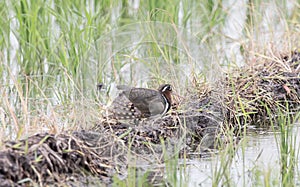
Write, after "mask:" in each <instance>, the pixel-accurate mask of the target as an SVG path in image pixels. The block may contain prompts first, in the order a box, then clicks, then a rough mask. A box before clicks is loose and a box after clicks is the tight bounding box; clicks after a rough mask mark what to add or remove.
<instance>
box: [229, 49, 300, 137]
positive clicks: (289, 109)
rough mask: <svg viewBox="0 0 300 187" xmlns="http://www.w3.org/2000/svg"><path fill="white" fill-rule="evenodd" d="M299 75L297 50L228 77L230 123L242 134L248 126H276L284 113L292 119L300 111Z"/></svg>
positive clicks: (232, 73) (299, 67)
mask: <svg viewBox="0 0 300 187" xmlns="http://www.w3.org/2000/svg"><path fill="white" fill-rule="evenodd" d="M299 73H300V53H299V52H297V51H295V52H293V53H291V54H290V55H286V56H283V57H280V58H277V59H276V60H273V61H266V62H257V63H256V64H254V65H253V66H251V67H247V68H244V69H239V70H238V71H234V72H231V73H230V74H228V75H227V77H226V79H225V80H224V81H223V84H224V87H225V94H224V95H225V97H224V103H225V106H226V107H227V109H228V110H227V111H228V112H227V115H226V119H227V120H228V124H230V125H231V126H232V127H234V128H236V129H239V130H238V131H240V130H241V128H243V127H244V126H245V125H256V126H269V125H270V122H271V121H272V122H274V123H276V118H277V117H278V114H280V113H283V114H285V115H289V117H290V118H291V119H292V118H293V117H294V114H295V113H296V112H299V103H300V98H299V97H300V77H299ZM294 120H295V119H294ZM237 133H238V132H237Z"/></svg>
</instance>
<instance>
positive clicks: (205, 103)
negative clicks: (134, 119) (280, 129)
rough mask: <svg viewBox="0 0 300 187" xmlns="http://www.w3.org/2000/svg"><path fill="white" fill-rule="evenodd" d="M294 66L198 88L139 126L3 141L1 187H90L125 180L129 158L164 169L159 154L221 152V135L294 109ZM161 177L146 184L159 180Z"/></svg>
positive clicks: (270, 66) (273, 65)
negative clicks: (54, 186)
mask: <svg viewBox="0 0 300 187" xmlns="http://www.w3.org/2000/svg"><path fill="white" fill-rule="evenodd" d="M299 64H300V54H299V53H298V52H293V53H292V54H290V55H286V56H284V57H280V58H278V59H276V60H273V61H269V60H268V61H265V62H259V63H258V64H255V65H253V66H251V67H244V68H243V69H239V70H236V71H232V72H230V73H229V74H228V75H227V76H226V78H225V79H224V80H223V81H222V83H221V84H220V85H222V89H220V88H218V90H214V89H212V90H208V89H206V88H205V87H203V86H202V87H200V88H199V89H203V90H205V91H203V90H196V91H195V92H194V93H192V94H191V96H189V97H188V98H186V99H185V100H184V101H183V102H182V103H181V104H180V105H179V106H177V108H176V110H173V111H172V112H171V113H170V114H168V115H166V116H165V117H163V118H160V119H155V120H145V121H141V122H140V123H139V125H132V124H130V123H129V122H120V121H119V122H117V121H111V120H110V119H105V118H103V119H102V120H101V121H100V122H98V123H97V124H96V125H95V127H94V128H92V129H88V130H82V131H77V132H63V133H60V134H56V135H53V134H47V133H43V134H36V135H34V136H31V137H28V138H27V139H24V140H20V141H9V142H5V143H4V149H2V150H1V152H0V185H1V186H26V185H28V184H38V185H41V186H42V185H46V184H53V183H56V184H58V185H59V184H60V183H62V182H64V183H67V184H70V185H72V184H77V183H78V184H81V185H83V184H90V183H93V182H95V180H93V179H91V180H89V177H96V178H97V181H99V182H100V183H105V184H110V183H112V177H113V176H123V177H124V176H126V175H127V173H126V172H127V169H128V167H129V166H130V165H131V159H129V157H128V155H131V157H132V158H134V160H135V162H137V161H141V162H148V163H149V164H151V163H163V159H164V158H163V156H162V155H165V154H168V155H169V157H172V155H178V154H179V155H181V154H187V155H188V154H189V153H197V155H198V156H201V155H202V154H203V153H204V152H205V151H206V150H207V149H211V148H215V147H216V146H220V145H219V144H218V143H217V142H219V141H216V140H220V138H221V139H222V140H224V139H226V132H227V131H230V130H232V129H233V132H234V133H235V135H236V136H240V135H241V129H243V128H245V127H247V126H248V125H253V124H254V125H268V124H269V123H268V122H269V121H270V120H271V119H272V118H275V117H276V114H277V113H278V112H279V111H284V112H286V114H289V115H291V117H293V116H294V114H295V113H296V112H298V107H299V96H300V78H299V71H300V70H299V69H300V65H299ZM220 90H222V91H221V92H220ZM199 93H201V94H199ZM222 142H226V141H222ZM159 172H161V173H160V174H153V175H152V174H151V175H149V176H148V177H149V180H151V181H152V182H153V181H162V180H163V179H162V178H160V176H161V175H163V171H159ZM88 176H89V177H88ZM150 178H151V179H150Z"/></svg>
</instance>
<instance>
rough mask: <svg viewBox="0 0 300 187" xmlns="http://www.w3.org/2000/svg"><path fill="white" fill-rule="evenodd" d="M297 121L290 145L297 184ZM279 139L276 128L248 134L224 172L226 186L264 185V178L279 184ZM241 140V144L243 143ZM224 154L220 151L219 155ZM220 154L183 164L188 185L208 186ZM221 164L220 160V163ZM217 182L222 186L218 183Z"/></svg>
mask: <svg viewBox="0 0 300 187" xmlns="http://www.w3.org/2000/svg"><path fill="white" fill-rule="evenodd" d="M299 130H300V129H299V125H296V126H295V128H294V129H293V138H295V139H294V140H293V141H294V142H295V144H294V145H293V148H295V150H296V155H295V156H296V160H297V164H296V167H295V168H296V169H295V178H296V184H297V183H298V184H299V175H298V174H299V171H298V168H299V165H300V162H299V159H298V158H299V157H298V154H299V150H300V149H299V137H300V132H299ZM279 140H280V134H279V132H270V131H267V132H261V133H259V134H257V133H250V134H248V135H247V136H246V137H245V138H244V139H243V140H242V142H241V143H240V145H239V146H238V149H237V151H236V154H235V156H234V158H233V161H232V163H231V165H230V167H228V168H227V170H226V172H227V173H228V177H229V179H230V180H231V182H230V185H229V186H265V185H264V180H265V179H266V180H267V181H268V183H269V184H271V185H274V184H275V185H276V186H279V185H280V148H279V147H278V143H279ZM243 144H244V145H243ZM223 156H224V155H223ZM221 157H222V156H221V154H220V155H215V156H212V157H206V158H199V159H193V160H190V161H189V163H188V166H187V168H186V171H185V172H186V173H187V174H188V175H187V176H188V180H187V181H188V186H212V181H213V180H212V179H213V178H215V177H216V175H215V174H214V173H215V172H216V171H217V170H218V169H217V168H220V166H221V165H222V164H221V162H222V161H221ZM223 166H224V163H223ZM218 186H222V183H219V184H218Z"/></svg>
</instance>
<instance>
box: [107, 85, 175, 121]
mask: <svg viewBox="0 0 300 187" xmlns="http://www.w3.org/2000/svg"><path fill="white" fill-rule="evenodd" d="M117 89H118V90H120V93H119V95H118V96H117V97H116V98H115V99H114V101H113V102H112V104H111V106H110V107H109V110H108V111H109V113H110V115H109V117H110V118H112V119H117V120H127V119H128V120H129V119H139V120H140V119H144V118H153V117H156V116H163V115H165V114H166V113H167V112H168V111H169V110H170V108H171V104H172V96H171V93H172V86H171V85H170V84H162V85H160V86H159V88H158V90H153V89H147V88H136V87H130V86H127V85H118V86H117Z"/></svg>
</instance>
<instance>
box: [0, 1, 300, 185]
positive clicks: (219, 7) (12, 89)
mask: <svg viewBox="0 0 300 187" xmlns="http://www.w3.org/2000/svg"><path fill="white" fill-rule="evenodd" d="M133 2H139V4H138V5H135V4H134V3H133ZM224 2H226V1H221V0H203V1H196V0H191V1H190V0H171V1H161V0H145V1H129V0H119V1H110V0H101V1H97V0H94V1H93V0H91V1H82V0H63V1H60V0H54V1H51V0H2V1H0V25H1V27H0V94H1V96H0V140H2V141H5V140H11V139H20V138H24V137H27V136H29V135H31V134H34V133H36V132H42V131H50V132H54V133H55V132H61V131H63V130H70V129H71V130H76V129H80V128H85V127H87V126H92V125H93V124H94V123H95V121H96V120H98V119H99V116H100V112H99V111H100V109H101V108H102V107H103V105H104V104H105V103H107V102H109V101H110V100H111V94H112V93H113V89H114V87H113V86H114V85H115V84H131V85H135V86H148V87H156V86H157V85H159V84H160V83H162V82H169V83H171V84H172V85H174V87H175V90H176V91H177V93H179V94H181V95H184V94H185V93H186V91H187V89H188V91H190V90H192V89H193V88H197V86H198V85H199V83H200V82H202V81H207V82H209V83H214V82H215V81H216V80H218V78H220V77H221V76H222V75H223V70H224V69H226V68H228V69H230V68H232V67H237V66H240V64H248V65H251V64H253V63H254V62H255V61H259V60H262V59H273V57H274V59H275V56H276V55H279V54H280V52H281V51H284V52H289V51H292V50H294V49H296V48H298V49H299V47H300V38H299V36H300V35H299V28H300V24H299V23H300V11H299V9H300V2H299V0H297V1H293V2H288V1H279V0H270V1H267V2H265V1H261V0H255V1H253V0H250V1H248V2H247V4H242V5H240V4H239V5H237V4H228V5H227V4H226V3H224ZM237 6H242V7H240V8H238V10H241V11H243V8H244V11H245V12H244V13H245V16H244V17H239V16H236V15H234V12H232V8H234V7H237ZM231 16H233V18H232V17H231ZM237 21H238V22H237ZM235 23H236V24H235ZM177 26H178V27H177ZM231 27H233V28H234V29H232V28H231ZM235 27H237V28H235ZM230 28H231V29H230ZM178 33H181V34H182V35H180V36H182V37H178V35H177V34H178ZM228 33H231V34H234V35H229V34H228ZM240 56H241V57H240ZM275 60H276V59H275ZM222 68H223V69H222ZM97 83H103V84H104V85H105V86H106V90H105V91H104V92H101V91H100V92H99V91H97V88H96V86H97ZM246 86H247V85H246ZM245 89H246V87H245ZM220 90H221V89H220ZM235 92H236V90H233V94H235ZM239 99H240V98H236V100H237V103H239V104H240V106H236V107H239V109H240V111H241V116H243V117H245V118H248V117H249V115H251V113H247V112H246V111H245V108H247V105H243V104H245V103H243V101H240V100H239ZM285 112H286V111H285ZM285 112H282V113H279V116H278V119H277V121H276V123H278V124H279V135H278V134H277V135H276V133H275V135H276V140H277V145H278V152H279V155H280V162H279V163H274V165H276V164H279V165H280V172H279V174H278V173H276V172H275V175H276V176H280V180H279V179H276V178H274V177H273V173H274V170H276V169H274V168H272V166H271V167H270V168H269V170H267V171H265V170H263V169H261V168H260V167H259V166H258V165H257V166H256V167H254V168H252V170H251V173H252V181H255V183H254V182H253V186H277V185H281V186H296V185H297V184H299V177H300V176H299V162H298V161H297V160H299V148H298V146H299V145H297V144H296V142H297V135H295V134H293V133H294V127H293V125H294V124H291V123H292V120H291V119H290V118H289V117H286V115H285ZM271 123H275V122H273V121H271ZM246 125H247V124H246ZM239 130H240V131H241V132H240V134H243V135H246V131H242V130H245V129H239ZM274 131H277V130H275V129H274ZM229 137H232V135H231V132H230V133H229ZM245 141H246V140H245ZM298 141H299V140H298ZM230 142H231V141H230ZM0 145H1V144H0ZM246 146H247V143H245V142H244V141H242V142H241V144H239V145H238V148H240V149H241V150H244V149H245V147H246ZM235 149H237V148H236V146H233V145H231V144H230V146H228V147H226V149H224V150H222V152H221V153H220V154H218V155H217V157H218V158H217V159H218V161H219V162H218V164H216V165H212V167H211V170H212V172H211V177H210V180H211V184H212V185H213V186H220V185H221V186H237V185H238V184H240V183H239V182H238V181H235V180H234V179H233V178H231V173H232V170H233V169H234V168H232V167H231V165H232V164H233V163H234V162H233V157H235V152H234V151H235ZM242 152H243V154H242V155H240V156H242V157H243V156H244V154H245V152H244V151H242ZM38 159H39V158H37V160H38ZM164 159H165V161H166V162H165V169H166V170H167V172H166V173H167V176H166V181H167V183H168V184H170V185H171V186H181V185H186V186H188V182H187V177H188V175H192V174H191V173H188V172H187V168H186V167H187V166H186V163H185V162H186V160H183V163H184V164H179V163H180V161H181V160H180V159H179V158H178V157H175V158H173V157H172V158H171V159H170V158H169V157H168V156H167V155H165V158H164ZM243 162H247V161H245V160H243ZM277 166H278V165H277ZM274 167H276V166H274ZM244 169H245V168H244ZM128 173H129V174H128V178H127V179H125V180H120V179H118V178H117V177H116V178H114V182H115V186H140V185H144V184H146V182H145V181H146V178H147V173H146V174H143V175H142V176H141V177H140V178H139V179H137V180H136V179H135V176H136V175H137V171H136V170H135V168H131V167H129V168H128ZM246 175H247V173H246V172H243V173H242V176H241V178H243V182H242V184H243V185H244V186H248V183H247V181H246V179H245V176H246ZM149 185H151V184H149Z"/></svg>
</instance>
